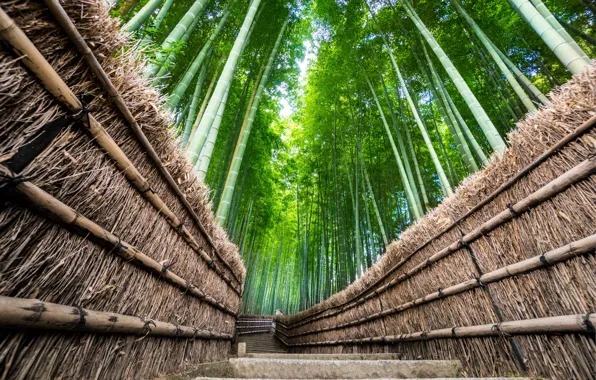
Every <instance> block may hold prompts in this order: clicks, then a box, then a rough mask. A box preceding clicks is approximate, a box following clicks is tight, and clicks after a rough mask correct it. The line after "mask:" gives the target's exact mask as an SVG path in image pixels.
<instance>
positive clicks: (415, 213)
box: [364, 72, 423, 219]
mask: <svg viewBox="0 0 596 380" xmlns="http://www.w3.org/2000/svg"><path fill="white" fill-rule="evenodd" d="M364 78H365V79H366V82H367V83H368V87H369V88H370V91H371V93H372V95H373V98H374V99H375V103H376V104H377V108H378V109H379V114H380V115H381V121H382V122H383V126H384V127H385V132H386V133H387V138H388V139H389V143H390V144H391V149H392V150H393V155H394V156H395V161H396V163H397V167H398V169H399V175H400V177H401V182H402V185H403V187H404V191H405V193H406V198H407V200H408V205H409V206H410V207H409V208H410V212H411V214H412V217H413V218H414V219H420V217H421V216H422V215H423V212H422V210H421V209H420V208H419V206H418V203H417V202H416V199H415V197H414V192H413V191H412V186H410V181H409V180H408V176H407V174H406V169H405V167H404V164H403V162H402V159H401V156H400V155H399V152H398V151H397V146H396V145H395V141H394V140H393V135H392V134H391V129H389V124H387V119H385V114H384V113H383V108H381V103H379V99H378V98H377V94H376V92H375V89H374V87H373V85H372V83H371V81H370V79H369V78H368V75H366V72H364Z"/></svg>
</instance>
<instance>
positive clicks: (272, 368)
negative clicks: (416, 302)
mask: <svg viewBox="0 0 596 380" xmlns="http://www.w3.org/2000/svg"><path fill="white" fill-rule="evenodd" d="M460 370H461V363H460V362H459V361H457V360H337V359H336V360H309V359H250V358H238V359H230V360H229V361H228V362H220V363H209V364H206V365H201V366H200V367H199V368H198V369H197V371H193V372H194V373H195V375H196V376H203V377H224V378H242V379H250V378H260V379H383V378H387V379H388V378H401V379H404V378H405V379H407V378H449V377H457V376H458V375H459V372H460Z"/></svg>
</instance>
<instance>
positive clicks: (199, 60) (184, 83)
mask: <svg viewBox="0 0 596 380" xmlns="http://www.w3.org/2000/svg"><path fill="white" fill-rule="evenodd" d="M231 4H232V3H230V5H228V6H227V7H226V9H225V10H224V12H223V15H222V16H221V19H220V20H219V23H218V24H217V26H216V27H215V30H214V31H213V32H212V33H211V35H210V36H209V39H208V40H207V42H206V43H205V45H204V46H203V48H202V49H201V51H200V52H199V54H197V56H196V58H195V59H194V60H193V61H192V63H191V64H190V66H189V67H188V69H187V70H186V72H185V73H184V76H183V77H182V79H181V80H180V82H178V84H177V85H176V87H175V88H174V90H173V91H172V95H170V98H169V99H168V101H167V103H166V106H167V107H169V108H170V109H173V108H174V107H176V106H177V105H178V103H179V102H180V99H182V97H183V96H184V94H185V93H186V90H187V88H188V86H190V83H191V82H192V79H193V78H194V77H195V75H196V74H197V72H198V71H199V69H200V68H201V66H202V65H203V63H204V61H205V57H207V52H208V51H209V49H211V46H212V45H213V41H215V39H216V38H217V36H218V35H219V33H221V31H222V29H223V27H224V25H225V24H226V21H227V20H228V17H230V13H231V8H232V7H231Z"/></svg>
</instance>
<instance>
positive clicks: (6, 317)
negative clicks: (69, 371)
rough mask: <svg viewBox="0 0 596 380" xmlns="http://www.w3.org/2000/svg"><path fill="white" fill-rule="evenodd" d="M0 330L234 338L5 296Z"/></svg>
mask: <svg viewBox="0 0 596 380" xmlns="http://www.w3.org/2000/svg"><path fill="white" fill-rule="evenodd" d="M0 328H22V329H32V328H34V329H43V330H62V331H78V332H93V333H108V334H136V335H142V336H165V337H173V338H198V339H212V340H231V339H232V336H231V335H230V334H224V333H220V332H212V331H209V330H204V329H197V328H195V327H190V326H180V325H175V324H172V323H168V322H162V321H154V320H151V319H148V320H145V319H143V318H141V317H138V316H134V315H124V314H116V313H108V312H104V311H95V310H89V309H83V308H81V307H78V306H66V305H60V304H56V303H50V302H43V301H40V300H36V299H27V298H14V297H5V296H0Z"/></svg>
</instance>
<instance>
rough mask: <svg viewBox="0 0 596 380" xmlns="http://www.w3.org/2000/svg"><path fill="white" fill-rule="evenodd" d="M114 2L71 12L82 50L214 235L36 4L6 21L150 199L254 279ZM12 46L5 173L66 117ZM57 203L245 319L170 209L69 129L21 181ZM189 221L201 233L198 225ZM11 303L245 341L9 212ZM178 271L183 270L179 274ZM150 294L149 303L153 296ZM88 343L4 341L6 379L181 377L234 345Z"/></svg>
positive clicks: (104, 256)
mask: <svg viewBox="0 0 596 380" xmlns="http://www.w3.org/2000/svg"><path fill="white" fill-rule="evenodd" d="M102 4H103V2H97V3H96V2H95V1H93V0H74V1H69V2H64V3H62V6H63V7H64V10H65V11H66V13H67V14H68V15H69V17H70V18H71V19H72V21H73V22H74V24H75V25H76V29H77V30H78V31H79V32H80V34H81V36H82V38H83V39H84V40H85V41H86V42H87V44H88V46H89V47H90V48H91V49H92V50H93V53H94V55H95V56H96V57H97V59H98V61H99V63H100V64H101V66H102V67H103V68H104V69H105V71H106V74H107V75H108V76H109V77H110V80H111V81H112V83H113V85H114V87H115V88H116V90H117V91H118V93H119V94H120V95H121V97H122V99H123V101H124V103H125V104H126V105H127V107H128V108H129V109H130V112H131V114H132V115H134V117H135V119H136V121H137V123H138V125H139V126H140V127H141V128H142V130H143V132H144V134H145V135H146V137H147V139H148V140H149V142H150V143H151V144H152V145H153V147H154V149H155V151H156V153H157V155H158V156H159V157H160V158H161V160H162V162H163V165H164V166H165V167H166V168H167V170H168V171H169V172H170V173H171V175H172V177H173V178H174V180H175V181H176V183H177V184H178V186H179V187H180V189H181V190H182V192H183V193H184V194H185V195H186V197H187V199H188V202H189V203H190V205H191V206H192V207H191V208H192V209H193V210H195V211H196V214H197V216H198V219H199V221H200V223H201V224H202V225H203V226H204V228H205V230H206V233H207V235H206V234H204V233H203V232H202V231H201V230H200V228H199V227H198V224H197V223H193V222H192V220H193V216H192V215H191V214H190V213H189V210H188V208H187V207H185V205H184V204H183V202H182V200H181V198H180V197H179V196H178V195H177V194H176V193H175V192H173V191H172V188H171V187H170V185H169V184H168V182H167V180H166V179H164V177H163V175H162V174H161V173H160V171H159V169H158V168H157V167H156V166H155V164H154V162H153V161H152V159H151V158H150V157H149V156H148V154H149V153H148V152H147V150H146V149H145V148H144V147H143V145H141V143H139V140H138V139H137V137H136V136H135V135H134V133H132V131H131V130H130V128H129V123H128V122H127V120H126V119H125V118H123V116H122V114H121V112H120V111H119V110H118V109H117V108H116V107H115V106H114V104H113V102H112V99H110V98H109V97H108V96H106V94H105V93H104V92H103V90H102V89H101V87H100V85H99V84H98V82H97V79H96V77H95V76H94V75H93V73H92V72H91V71H90V70H89V66H88V64H87V63H86V62H85V61H84V60H82V59H81V56H80V55H79V54H78V53H77V51H76V49H75V47H74V46H73V45H71V43H70V42H69V39H68V37H67V36H66V35H65V34H63V33H62V31H61V29H60V27H59V25H58V24H57V23H56V22H55V20H54V19H53V17H52V16H51V15H50V13H49V12H48V11H47V8H46V6H45V5H43V4H42V3H41V2H39V1H37V0H18V1H17V0H8V1H5V2H3V3H2V9H3V10H4V11H5V12H6V13H7V14H8V15H9V17H11V18H12V19H13V20H14V21H15V22H16V23H17V24H18V26H19V27H20V28H21V29H22V30H23V32H24V33H25V34H26V35H27V37H28V38H29V39H30V40H31V41H32V43H33V45H34V46H35V47H36V48H37V49H39V51H40V52H41V54H42V55H43V57H44V58H45V59H46V60H47V62H48V63H49V65H50V66H51V67H52V68H53V69H55V70H56V72H57V73H58V75H59V76H60V77H61V78H62V79H63V80H64V82H65V83H66V85H67V86H68V87H69V88H71V89H72V92H73V93H74V94H76V96H77V98H78V99H82V100H83V101H84V102H85V103H86V106H87V108H88V109H90V110H92V113H93V117H94V118H95V120H96V121H97V122H98V124H99V125H101V126H102V127H103V129H104V130H105V132H106V135H109V136H110V138H111V139H112V140H113V142H114V143H115V145H117V146H118V147H119V148H120V149H121V151H122V154H123V155H124V156H125V157H127V158H128V159H129V161H130V163H131V166H134V168H136V170H137V171H138V173H139V174H140V175H142V177H143V178H144V179H145V181H146V183H148V184H150V185H151V188H152V190H153V191H154V192H155V193H156V194H159V197H160V199H161V200H162V201H163V203H164V204H165V205H167V206H168V208H169V209H170V210H171V212H172V214H173V215H175V216H177V218H178V219H179V220H180V221H181V222H185V224H184V226H185V228H187V229H188V231H189V234H190V235H192V236H193V237H194V238H195V239H196V241H197V245H198V246H199V247H208V246H209V241H208V239H209V236H210V237H211V238H212V241H213V243H214V245H215V247H216V249H217V250H218V251H219V252H220V254H221V259H220V258H218V257H217V256H215V257H213V259H215V263H216V264H217V265H218V266H221V269H222V271H227V272H230V271H228V270H227V269H226V267H225V266H226V265H225V263H224V261H225V262H228V263H229V266H230V267H231V270H232V271H233V273H234V274H232V273H227V274H228V276H232V277H233V276H234V275H235V276H236V277H237V278H238V279H239V280H240V282H243V281H244V273H245V270H244V268H243V264H242V261H241V259H240V257H239V255H238V250H237V248H236V247H235V246H234V245H233V244H232V243H230V242H229V241H228V239H227V237H226V235H225V232H224V231H223V230H222V229H220V228H219V227H217V226H216V225H215V223H214V222H213V215H212V213H211V211H210V210H211V207H210V205H209V204H208V197H207V196H206V189H205V188H204V187H203V186H202V185H201V184H200V183H199V182H198V181H197V180H196V178H195V177H194V176H192V175H191V174H189V173H191V171H190V166H189V165H188V164H187V163H186V161H185V160H184V158H183V157H182V156H181V155H180V154H179V153H178V152H177V149H176V147H175V146H174V144H173V142H172V141H173V140H172V137H171V136H170V134H169V130H168V124H169V120H168V115H167V114H165V113H163V112H161V111H160V104H161V102H162V99H160V98H159V96H158V94H157V93H156V92H155V91H154V90H153V89H152V88H151V86H149V85H148V83H147V82H146V80H145V79H143V78H142V76H140V75H139V74H140V72H141V70H142V69H143V67H142V62H139V61H138V58H136V57H135V56H134V54H133V53H134V52H133V51H132V50H128V45H127V36H125V35H124V34H120V33H119V32H118V29H117V25H116V24H117V21H116V20H113V19H110V18H109V17H108V15H107V9H106V8H104V6H103V5H102ZM25 59H27V58H26V57H22V56H16V55H15V54H14V53H13V52H12V51H11V50H9V49H7V48H5V46H0V114H2V115H3V117H2V118H0V163H1V162H4V161H5V160H7V159H10V157H11V156H12V155H13V154H14V153H15V152H16V151H17V150H18V149H19V148H20V147H22V146H23V145H25V144H26V143H27V142H28V141H30V139H31V137H32V136H35V135H36V133H37V132H38V131H39V129H40V128H42V127H43V126H44V125H45V124H46V123H48V122H50V121H52V120H55V119H57V118H59V117H61V116H63V115H64V114H66V113H70V111H68V110H67V109H64V108H63V106H62V105H61V104H60V103H58V102H57V101H56V100H55V98H54V96H52V95H51V94H50V92H48V91H47V90H46V89H45V88H44V87H43V86H42V85H41V84H40V83H39V81H38V80H37V79H36V77H35V74H34V73H32V72H31V71H28V70H29V69H25V67H26V66H25V65H24V62H23V60H25ZM21 175H22V176H24V177H25V178H30V179H32V180H33V182H34V183H35V184H36V186H37V187H39V188H40V189H41V190H43V191H44V192H45V193H47V194H49V195H50V196H52V197H53V198H54V199H59V200H60V201H61V202H62V203H64V204H65V205H67V206H68V207H70V208H71V209H74V210H77V212H79V213H80V214H81V215H85V217H87V218H88V219H89V220H92V221H93V222H94V223H95V224H96V225H98V226H102V227H103V228H104V229H105V230H106V231H108V232H109V233H110V234H112V235H114V236H118V237H120V238H121V239H122V240H123V241H126V242H127V243H128V244H130V245H131V246H134V247H135V248H136V249H137V250H138V251H139V252H143V253H145V254H146V256H147V257H149V258H150V259H151V260H153V261H154V262H157V263H158V264H159V265H160V267H163V266H167V267H168V268H169V270H168V271H169V272H172V271H173V272H175V273H176V275H178V276H179V277H180V278H184V279H187V280H188V281H189V282H190V283H192V284H196V285H197V287H199V286H200V287H201V291H203V292H204V293H206V294H212V295H215V294H217V296H218V298H219V299H218V301H219V302H221V303H223V304H225V305H227V307H228V308H230V309H231V310H233V311H234V312H237V311H238V310H239V308H240V297H239V295H238V294H237V293H236V292H235V291H234V290H233V289H231V288H230V287H229V286H228V285H227V284H226V282H225V281H224V280H222V278H221V277H220V276H219V275H218V274H217V273H216V272H215V271H213V270H210V269H209V267H208V265H207V262H206V261H205V260H203V259H202V258H201V257H200V256H199V255H197V253H196V252H195V251H193V249H192V248H191V247H190V246H189V244H188V242H187V241H185V239H184V238H183V237H182V236H181V235H180V234H179V233H178V232H177V231H176V230H174V229H173V228H172V226H171V224H170V223H169V221H168V220H167V218H166V217H165V215H164V213H162V212H161V211H158V210H157V209H156V208H155V207H154V206H153V205H151V204H150V203H149V202H148V201H147V200H146V199H145V198H143V196H142V195H140V194H139V192H138V191H137V190H136V189H135V188H134V187H132V186H131V184H130V182H129V181H128V179H127V178H126V177H125V175H124V173H123V172H122V171H121V169H119V168H118V167H117V166H116V165H114V162H113V161H112V159H111V158H109V157H107V156H106V153H105V151H104V150H103V149H102V148H101V147H100V146H98V142H97V141H94V140H93V139H90V138H89V135H88V134H87V133H85V132H84V131H83V130H82V129H80V128H79V127H78V126H76V127H71V128H68V129H66V130H64V131H63V132H62V133H61V134H60V135H59V136H58V137H57V138H56V139H55V140H54V141H53V142H52V144H50V146H48V148H47V149H46V150H45V151H44V152H43V153H42V154H41V155H39V156H38V157H37V158H36V159H35V160H34V161H33V162H32V163H31V164H30V165H29V166H28V167H27V168H26V169H25V170H24V172H22V173H21ZM186 221H189V222H190V223H188V222H186ZM0 230H2V234H0V262H2V263H3V265H2V268H1V269H0V294H1V295H2V296H8V297H18V298H27V299H31V298H37V299H40V300H43V302H50V303H57V304H62V305H74V304H77V305H80V306H81V307H83V308H86V309H87V308H88V309H91V310H101V311H102V312H107V313H115V314H122V315H137V316H140V317H142V318H144V319H145V320H149V319H153V320H159V321H164V322H167V323H171V324H173V325H179V326H193V327H196V328H198V329H202V330H212V331H218V332H221V333H222V334H233V332H234V317H233V316H231V315H229V314H227V313H225V312H223V311H222V310H219V309H215V308H213V307H211V306H210V305H209V304H208V303H207V302H206V301H205V300H199V299H198V298H196V297H190V296H189V295H188V294H184V291H181V290H180V289H178V288H176V287H173V286H170V285H169V284H167V283H165V281H164V279H160V278H159V276H155V275H154V274H152V273H149V272H147V271H144V270H140V269H139V268H138V267H136V266H135V265H131V263H127V262H125V261H124V260H122V259H121V258H120V257H117V256H116V255H114V254H113V253H115V252H110V251H111V250H112V249H113V246H110V247H109V248H105V247H104V246H101V245H98V244H97V242H96V241H91V240H89V239H87V238H86V237H82V236H80V235H78V234H73V233H72V232H71V231H69V230H67V229H64V228H62V227H61V226H59V225H56V224H55V223H54V222H53V221H50V220H48V219H47V218H45V217H43V216H40V215H39V214H37V212H36V213H33V212H31V211H29V210H27V209H26V208H23V207H21V205H19V204H14V203H8V204H5V205H4V208H3V209H2V210H0ZM172 264H173V265H172ZM147 295H150V296H147ZM138 338H139V337H138V336H134V335H130V336H125V335H121V334H120V335H119V334H96V333H88V332H71V333H66V334H65V333H59V332H54V331H47V332H40V331H27V330H15V329H12V330H4V331H2V332H1V333H0V352H2V354H1V355H0V363H1V364H0V367H2V372H0V378H5V377H9V378H40V379H49V378H60V377H62V378H114V379H119V378H151V377H154V376H155V375H157V374H160V373H175V372H180V371H183V370H184V369H186V368H187V367H189V366H193V365H195V364H196V363H199V362H204V361H216V360H222V359H224V358H225V357H226V356H227V353H228V352H229V349H230V343H229V342H226V341H217V340H213V341H212V340H193V339H173V338H170V337H156V336H147V337H145V338H144V339H142V340H138Z"/></svg>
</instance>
